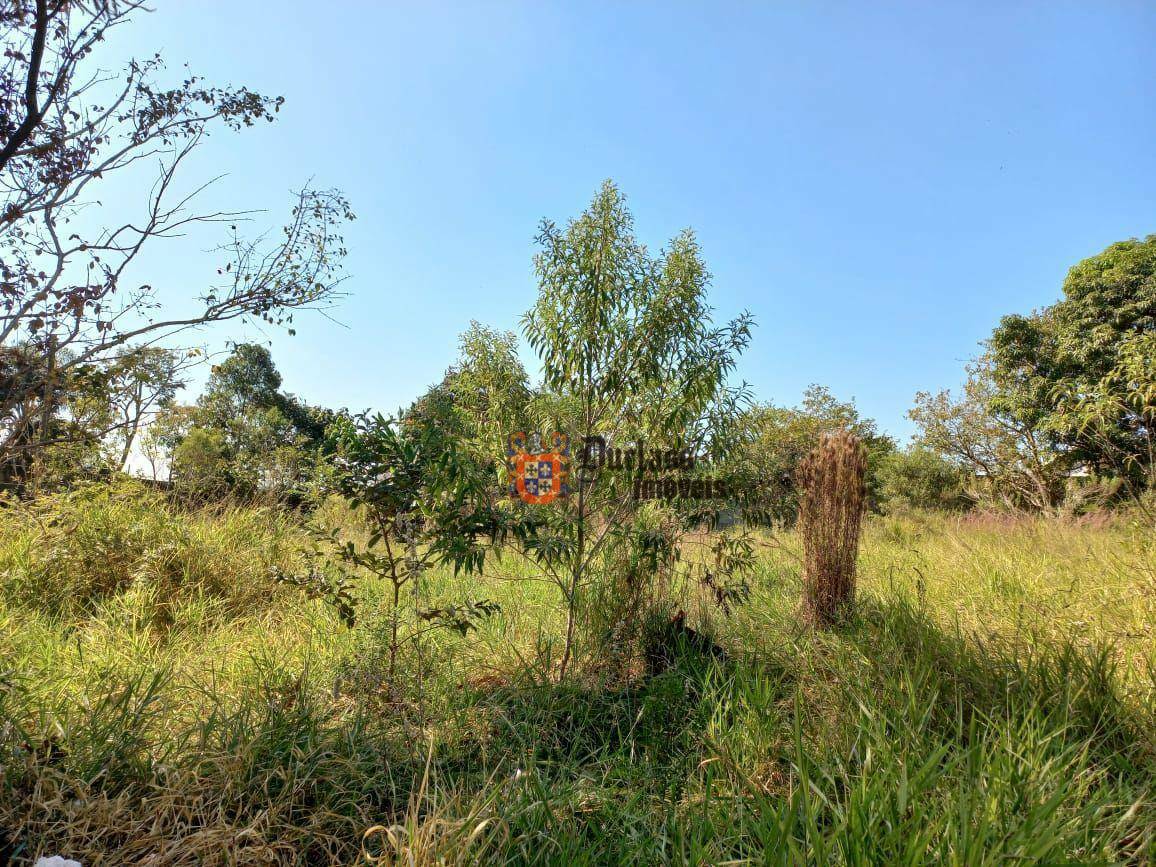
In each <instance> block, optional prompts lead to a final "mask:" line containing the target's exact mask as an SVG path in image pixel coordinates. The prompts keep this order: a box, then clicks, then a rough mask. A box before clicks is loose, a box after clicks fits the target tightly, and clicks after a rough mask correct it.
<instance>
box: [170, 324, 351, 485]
mask: <svg viewBox="0 0 1156 867" xmlns="http://www.w3.org/2000/svg"><path fill="white" fill-rule="evenodd" d="M280 386H281V374H280V373H278V371H277V368H276V366H275V365H274V363H273V358H272V356H271V355H270V354H269V350H268V349H266V348H265V347H263V346H260V345H258V344H254V343H241V344H237V345H236V346H235V347H234V348H233V351H232V353H231V354H230V355H229V357H228V358H227V359H225V360H224V361H223V362H222V363H221V364H218V365H216V366H215V367H214V368H213V370H212V373H211V374H210V376H209V379H208V382H207V383H206V385H205V390H204V392H203V393H202V395H201V396H200V398H198V400H197V403H196V406H195V407H193V408H191V409H190V410H182V409H179V408H177V407H173V408H172V409H171V410H170V413H171V414H177V415H183V416H184V417H185V424H183V425H182V424H179V423H177V420H176V419H173V420H171V421H170V422H168V423H167V424H166V425H164V426H163V427H164V428H165V429H166V431H167V434H168V437H169V443H168V445H169V447H170V449H172V455H173V480H174V482H175V483H177V484H178V486H180V485H186V481H187V482H188V483H189V484H190V485H192V489H195V490H197V491H203V490H206V488H205V487H204V486H203V485H201V484H200V483H199V482H196V481H195V478H193V477H189V478H188V479H186V478H185V475H186V472H188V471H189V468H188V467H186V466H185V464H184V461H183V459H182V458H183V456H184V455H186V454H187V450H186V449H184V448H183V447H182V443H183V440H184V438H186V437H188V436H189V435H191V433H192V432H193V431H197V430H203V431H209V432H212V433H213V434H214V439H213V442H214V443H219V446H220V459H221V460H223V461H224V462H225V464H226V468H225V470H224V472H215V475H214V478H221V479H223V480H224V481H225V483H226V487H227V489H228V490H229V491H231V492H233V493H235V494H240V495H243V496H245V495H252V494H255V493H265V494H272V495H274V496H277V497H282V498H284V497H288V498H291V499H292V498H296V497H299V496H301V495H302V493H303V490H304V488H305V487H307V486H308V484H309V480H310V477H311V476H312V475H313V474H314V473H316V472H317V471H318V461H319V458H320V456H321V454H322V452H323V451H324V450H325V448H326V441H325V438H324V436H325V429H326V427H327V425H328V424H329V423H330V421H331V420H332V419H333V418H334V417H335V416H334V414H333V413H332V412H331V411H329V410H322V409H318V408H314V407H308V406H306V405H305V404H303V403H302V402H301V401H299V400H298V399H297V398H295V397H294V396H292V395H289V394H285V393H283V392H282V391H280ZM186 487H187V486H186Z"/></svg>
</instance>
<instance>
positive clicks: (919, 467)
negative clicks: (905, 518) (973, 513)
mask: <svg viewBox="0 0 1156 867" xmlns="http://www.w3.org/2000/svg"><path fill="white" fill-rule="evenodd" d="M879 480H880V489H881V492H882V499H883V504H884V507H885V508H886V510H887V511H895V510H897V509H939V510H947V511H963V510H964V509H966V508H968V506H970V505H971V501H970V500H969V499H968V497H967V495H966V494H965V493H964V471H963V470H962V469H960V468H959V467H958V466H956V465H955V464H952V463H951V462H949V461H947V460H944V458H942V457H941V456H940V455H938V454H937V453H936V452H934V451H932V450H931V449H929V448H926V447H924V446H918V445H917V446H912V447H911V448H909V449H907V450H906V451H901V452H895V453H893V454H890V455H888V456H887V457H886V458H884V459H883V462H882V464H881V466H880V469H879Z"/></svg>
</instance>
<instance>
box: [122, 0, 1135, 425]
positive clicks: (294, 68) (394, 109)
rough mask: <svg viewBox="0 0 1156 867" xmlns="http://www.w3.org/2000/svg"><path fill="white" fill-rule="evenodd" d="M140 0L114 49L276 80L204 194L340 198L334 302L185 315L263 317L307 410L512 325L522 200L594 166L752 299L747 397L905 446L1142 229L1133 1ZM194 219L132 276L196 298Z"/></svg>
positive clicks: (234, 199)
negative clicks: (267, 119) (270, 320)
mask: <svg viewBox="0 0 1156 867" xmlns="http://www.w3.org/2000/svg"><path fill="white" fill-rule="evenodd" d="M156 5H157V7H158V11H157V12H155V13H154V14H152V15H146V16H143V17H142V18H141V19H140V20H139V21H138V22H136V23H135V24H133V25H132V29H131V30H125V31H122V33H121V34H120V35H119V36H118V38H117V39H116V40H114V41H113V42H112V44H110V45H109V46H108V48H107V51H106V53H105V55H104V61H105V63H107V64H111V63H112V62H113V61H114V60H115V59H117V58H120V57H124V56H127V55H129V54H137V55H142V54H146V53H151V52H153V51H155V50H161V51H163V53H164V54H165V56H166V58H167V59H168V60H169V62H170V65H171V67H172V70H173V73H174V74H181V73H183V71H184V70H183V69H182V68H181V63H183V62H188V64H189V66H190V68H191V69H192V70H193V71H194V72H197V73H199V74H202V75H204V76H205V77H206V78H208V80H209V81H212V82H218V83H233V84H245V85H248V86H250V87H252V88H255V89H258V90H261V91H264V92H267V93H270V94H281V95H284V96H285V98H286V104H285V107H284V109H283V110H282V112H281V116H280V119H279V121H278V122H277V123H276V124H273V125H270V126H268V127H262V128H259V129H255V130H251V131H247V132H245V133H244V134H241V135H231V134H226V133H220V134H217V135H215V136H214V137H212V138H211V139H210V140H209V141H208V142H207V143H206V144H205V146H204V147H203V148H202V150H201V151H200V153H199V154H198V156H197V159H196V160H195V161H194V163H193V164H191V165H190V167H189V168H190V173H189V175H187V178H188V180H189V182H190V183H191V182H193V181H200V180H204V179H205V178H207V177H210V176H212V175H215V174H218V173H221V172H227V173H228V177H227V178H225V179H224V180H223V181H222V182H221V183H219V184H218V185H217V186H216V187H214V188H213V189H212V190H211V191H210V192H209V193H207V194H206V199H205V204H206V206H210V207H215V206H232V207H247V208H262V209H268V213H267V214H263V215H260V216H258V217H257V219H256V222H255V226H271V227H275V226H277V225H279V220H280V216H281V214H283V213H284V211H285V208H286V207H287V205H288V202H289V198H288V192H289V190H290V189H291V188H293V187H296V186H300V185H301V184H302V183H304V182H305V181H307V180H309V179H310V178H312V179H313V183H314V184H315V185H317V186H326V187H328V186H333V187H338V188H340V189H342V190H343V191H344V192H345V193H346V194H347V195H348V197H349V198H350V199H351V200H352V203H353V206H354V209H355V210H356V212H357V214H358V220H357V222H356V223H355V224H353V226H352V227H351V228H350V230H349V232H348V233H347V241H348V246H349V249H350V254H349V257H348V260H347V263H346V264H347V270H348V272H349V274H350V279H349V280H348V282H347V283H346V289H347V290H348V291H349V293H350V296H349V297H348V298H347V299H346V300H345V301H344V302H343V303H342V305H341V306H340V307H339V308H338V309H336V310H335V311H333V312H332V315H333V317H334V318H335V319H336V320H337V321H336V322H334V321H330V320H328V319H326V318H323V317H320V316H307V317H303V318H302V319H301V321H300V323H299V328H298V335H297V336H296V337H293V338H289V337H287V336H284V335H283V334H281V333H279V332H277V331H274V330H269V331H264V332H262V331H259V330H257V329H255V328H240V329H238V328H233V329H232V330H230V331H222V330H216V331H213V332H210V333H207V334H206V335H205V336H204V338H203V339H204V340H205V341H206V342H207V343H209V344H210V345H211V346H216V347H220V346H221V345H222V344H223V342H224V340H225V339H226V338H230V339H246V338H249V339H259V340H270V341H271V344H272V351H273V354H274V358H275V360H276V362H277V364H278V366H279V368H280V369H281V371H282V373H283V375H284V378H285V386H286V388H287V389H288V390H290V391H293V392H295V393H297V394H299V395H301V396H303V397H304V398H306V399H307V400H309V401H310V402H315V403H324V404H326V405H329V406H334V407H337V406H348V407H351V408H354V409H362V408H366V407H374V408H379V409H382V410H386V411H388V410H392V409H395V408H397V407H398V406H400V405H402V404H405V403H408V401H409V400H411V399H412V398H413V397H415V396H416V395H417V394H419V393H420V392H421V391H422V390H423V389H424V388H425V387H426V386H427V385H429V384H430V383H431V382H433V381H435V380H436V379H438V378H439V377H440V376H441V375H442V373H443V372H444V370H445V368H446V366H447V365H449V364H450V363H451V362H452V361H453V359H454V357H455V355H456V337H457V335H458V334H459V333H460V332H461V331H462V330H463V329H465V328H466V327H467V325H468V324H469V321H470V320H471V319H478V320H480V321H483V322H485V323H487V324H490V325H494V326H498V327H502V328H516V327H517V320H518V317H519V316H520V314H521V313H522V312H523V311H525V310H526V309H527V308H528V307H529V306H530V305H531V304H532V302H533V300H534V297H535V292H536V288H535V284H534V279H533V273H532V269H531V256H532V254H533V252H534V245H533V236H534V233H535V229H536V226H537V223H538V221H539V220H540V219H541V218H542V217H550V218H553V219H556V220H559V221H562V220H564V219H565V218H567V217H569V216H573V215H575V214H577V213H578V212H580V211H581V210H582V208H583V207H584V206H585V205H586V204H587V202H588V201H589V199H590V198H591V196H592V195H593V194H594V192H595V190H596V189H597V187H598V185H599V183H600V182H601V181H602V179H604V178H607V177H610V178H613V179H614V180H615V181H616V182H617V183H618V184H619V186H620V187H621V188H622V190H623V191H624V192H625V193H626V195H627V197H628V199H629V202H630V204H631V207H632V210H633V211H634V214H635V218H636V223H637V228H638V232H639V235H640V237H641V238H642V240H644V241H645V242H647V243H648V244H650V245H652V246H653V247H655V248H657V247H659V246H661V245H662V244H663V243H664V242H665V241H666V240H668V239H669V238H670V237H671V236H673V235H674V234H675V233H676V232H677V231H678V230H680V229H681V228H683V227H685V226H691V227H693V228H694V229H695V231H696V232H697V233H698V236H699V239H700V241H701V244H702V246H703V250H704V253H705V256H706V260H707V262H708V265H709V267H710V270H711V272H712V273H713V275H714V286H713V290H712V301H713V304H714V306H715V307H716V309H717V311H718V315H719V317H720V318H723V317H729V316H730V315H733V314H735V313H737V312H739V311H740V310H743V309H748V310H750V311H751V312H752V313H753V314H754V315H755V318H756V320H757V322H758V328H757V330H756V333H755V339H754V343H753V346H752V348H751V350H750V352H749V353H748V354H747V355H746V356H745V357H744V359H743V361H742V363H741V365H740V368H739V375H740V376H741V377H742V378H745V379H746V380H748V381H749V382H750V383H752V385H753V386H754V388H755V390H756V392H757V394H758V396H759V397H760V399H763V400H771V401H775V402H777V403H789V404H793V403H795V402H797V401H798V399H799V397H800V396H801V393H802V390H803V389H804V388H805V387H806V386H807V384H809V383H811V382H818V383H823V384H825V385H828V386H830V387H831V388H832V389H833V391H834V392H835V393H836V394H837V395H838V396H840V397H843V398H849V397H854V398H855V399H856V401H857V402H858V404H859V406H860V408H861V410H862V411H863V412H864V413H865V414H867V415H869V416H873V417H875V418H876V419H878V421H879V422H880V424H881V425H882V427H883V428H884V429H885V430H888V431H890V432H891V433H893V434H895V435H897V436H900V437H906V436H907V435H908V434H909V433H910V432H911V426H910V424H909V423H908V422H907V420H906V418H905V413H906V411H907V409H908V408H909V407H910V405H911V402H912V397H913V395H914V393H915V392H916V391H918V390H922V389H926V390H934V389H938V388H942V387H954V386H956V385H958V383H959V382H960V380H961V377H962V369H963V363H964V362H965V360H966V359H967V358H969V357H971V356H973V355H974V354H975V353H976V352H977V351H978V348H979V347H978V343H979V341H981V340H982V339H984V338H985V337H986V336H987V335H988V334H989V333H990V331H991V328H992V327H993V326H994V325H995V324H996V322H997V321H998V319H999V317H1000V316H1001V315H1003V314H1005V313H1009V312H1013V311H1022V312H1026V311H1029V310H1031V309H1033V308H1035V307H1039V306H1041V305H1044V304H1048V303H1051V302H1052V301H1054V300H1055V299H1056V298H1057V297H1058V296H1059V294H1060V288H1061V284H1062V282H1063V278H1064V274H1065V273H1066V271H1067V269H1068V268H1069V267H1070V266H1071V265H1072V264H1074V263H1075V262H1076V261H1078V260H1079V259H1081V258H1083V257H1085V256H1088V255H1092V254H1094V253H1096V252H1098V251H1099V250H1101V249H1102V248H1103V247H1105V246H1106V245H1107V244H1109V243H1111V242H1113V241H1116V240H1120V239H1124V238H1128V237H1133V236H1142V235H1146V234H1149V233H1152V232H1156V52H1153V50H1152V48H1153V45H1156V4H1151V3H1142V2H1139V0H1136V2H1131V3H1128V2H1120V3H1070V4H1069V3H1059V2H1051V0H1049V2H1038V3H1003V2H994V0H993V2H990V3H975V2H970V3H964V2H960V3H926V2H912V3H888V4H875V3H872V4H866V3H839V4H836V3H802V2H800V3H769V2H768V3H734V4H726V3H709V4H708V3H701V4H681V3H657V2H655V3H642V2H634V3H606V4H587V3H561V2H533V3H529V2H527V3H452V4H450V3H429V2H421V3H419V2H412V3H404V4H403V3H389V4H385V3H381V4H376V3H369V2H362V3H353V2H347V3H337V2H334V3H329V4H318V3H304V2H300V3H299V2H286V0H281V2H278V3H277V4H274V5H270V4H268V3H264V2H242V0H231V2H223V0H222V2H210V0H196V2H193V0H185V2H169V3H160V4H156ZM273 9H276V13H275V14H272V10H273ZM114 193H115V194H114ZM137 200H139V193H138V194H137V195H136V196H133V197H130V196H129V195H128V194H127V193H126V192H125V191H124V190H123V189H122V190H120V191H119V192H118V191H110V196H109V198H108V199H106V202H105V205H104V207H105V208H108V209H113V208H116V207H118V206H125V205H128V204H130V203H131V202H132V201H137ZM215 240H216V239H215V238H214V237H210V236H204V235H194V236H193V237H190V238H186V239H183V240H181V241H173V242H168V243H167V245H165V246H161V247H158V248H156V249H154V251H153V252H152V254H151V255H150V256H149V257H147V258H146V259H145V260H144V261H143V262H142V267H143V268H144V269H147V270H148V275H147V279H148V280H149V281H150V282H152V283H154V285H159V286H163V287H164V290H163V292H164V297H166V298H171V299H179V298H180V297H182V296H186V297H187V296H188V295H189V294H190V293H193V292H195V291H197V290H199V289H200V288H201V286H202V285H203V283H204V281H205V280H206V279H208V278H209V276H210V275H211V268H212V265H213V264H214V263H215V259H214V258H213V257H212V256H211V255H209V254H208V253H207V252H206V250H207V248H208V247H209V246H211V244H212V243H213V242H214V241H215ZM527 358H528V360H529V356H527Z"/></svg>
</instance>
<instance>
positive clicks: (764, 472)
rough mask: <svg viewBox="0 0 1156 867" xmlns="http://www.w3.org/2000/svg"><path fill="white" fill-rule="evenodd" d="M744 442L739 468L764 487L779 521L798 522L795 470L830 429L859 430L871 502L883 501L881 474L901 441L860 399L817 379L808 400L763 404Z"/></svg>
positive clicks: (747, 480)
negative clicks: (862, 410) (863, 411)
mask: <svg viewBox="0 0 1156 867" xmlns="http://www.w3.org/2000/svg"><path fill="white" fill-rule="evenodd" d="M742 428H743V442H744V445H743V448H742V450H741V452H739V458H740V460H739V462H738V466H737V468H736V469H735V472H736V473H737V475H738V476H739V478H740V479H743V480H744V481H742V482H740V484H741V485H742V486H744V487H748V488H753V487H757V488H758V489H759V490H761V491H762V493H763V497H764V500H765V505H766V511H767V513H768V517H769V518H770V519H771V520H773V521H775V522H778V523H785V524H791V523H794V520H795V516H796V514H797V512H798V508H799V497H798V491H797V488H796V485H795V470H796V469H797V468H798V466H799V463H800V461H802V460H803V458H804V457H805V456H806V455H807V454H808V453H809V452H810V451H811V449H813V448H814V447H815V443H817V442H818V441H819V438H820V437H821V436H822V435H823V434H824V433H828V432H833V431H838V430H846V431H850V432H851V433H853V434H855V435H856V436H857V437H858V438H859V440H860V442H861V443H862V444H863V447H864V448H865V449H866V454H867V505H868V508H871V509H873V510H876V511H877V510H878V509H879V508H880V506H881V504H882V500H883V492H882V490H881V476H880V473H881V471H882V468H883V466H884V465H885V463H886V461H887V460H888V457H889V456H890V455H891V454H892V453H893V452H894V451H895V441H894V440H893V439H891V437H889V436H887V434H884V433H880V431H879V428H878V425H877V424H876V423H875V420H874V419H870V418H864V417H863V416H861V415H860V414H859V410H858V408H857V407H856V406H855V403H854V401H847V402H844V401H840V400H838V399H837V398H836V397H835V396H834V395H833V394H831V391H830V389H828V388H826V387H825V386H821V385H811V386H810V387H808V388H807V390H806V392H805V393H804V395H803V401H802V403H801V404H800V405H799V406H797V407H793V408H788V407H778V406H774V405H772V404H760V405H757V406H754V407H752V408H751V409H750V410H748V411H747V412H746V413H745V414H744V416H743V419H742Z"/></svg>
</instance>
